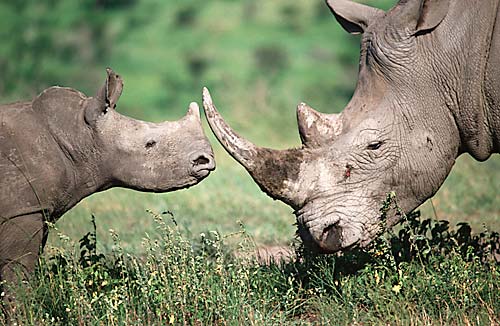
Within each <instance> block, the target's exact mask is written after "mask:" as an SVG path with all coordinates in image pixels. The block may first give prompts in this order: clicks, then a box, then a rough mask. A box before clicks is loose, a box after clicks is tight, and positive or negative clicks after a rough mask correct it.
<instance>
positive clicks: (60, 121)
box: [0, 69, 215, 280]
mask: <svg viewBox="0 0 500 326" xmlns="http://www.w3.org/2000/svg"><path fill="white" fill-rule="evenodd" d="M122 85H123V84H122V80H121V78H120V77H119V76H118V75H116V74H115V73H114V72H113V71H111V70H110V69H108V77H107V79H106V83H105V85H104V86H103V87H102V88H101V90H100V91H99V92H98V94H97V95H96V96H95V97H86V96H85V95H84V94H82V93H80V92H78V91H76V90H74V89H71V88H62V87H51V88H49V89H46V90H45V91H43V92H42V93H41V94H40V95H39V96H38V97H37V98H35V99H34V100H33V101H32V102H19V103H13V104H7V105H3V106H0V176H1V179H0V221H1V224H0V278H1V280H13V279H14V278H15V277H17V275H15V274H14V273H15V272H16V273H17V272H19V271H20V272H22V273H24V275H25V276H27V275H28V274H29V273H30V272H31V271H32V270H33V268H34V266H35V264H36V261H37V258H38V254H39V250H40V247H43V244H44V243H45V240H46V238H47V226H46V225H45V221H50V222H54V221H56V220H57V219H58V218H59V217H61V216H62V215H63V214H64V213H65V212H66V211H68V210H69V209H70V208H72V207H73V206H74V205H75V204H77V203H78V202H79V201H80V200H82V199H83V198H85V197H86V196H88V195H90V194H93V193H95V192H99V191H103V190H106V189H109V188H111V187H126V188H131V189H136V190H139V191H151V192H167V191H173V190H176V189H181V188H187V187H190V186H192V185H195V184H196V183H198V182H199V181H201V180H202V179H203V178H205V177H206V176H207V175H208V174H209V173H210V171H211V170H213V169H214V168H215V163H214V159H213V153H212V148H211V146H210V144H209V142H208V140H207V139H206V137H205V135H204V133H203V130H202V127H201V122H200V115H199V108H198V106H197V105H196V103H192V104H191V105H190V108H189V111H188V113H187V115H186V116H185V117H184V118H182V119H181V120H179V121H175V122H163V123H149V122H143V121H139V120H134V119H131V118H128V117H126V116H123V115H121V114H119V113H118V112H116V110H115V105H116V102H117V100H118V98H119V96H120V94H121V91H122Z"/></svg>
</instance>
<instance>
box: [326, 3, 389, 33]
mask: <svg viewBox="0 0 500 326" xmlns="http://www.w3.org/2000/svg"><path fill="white" fill-rule="evenodd" d="M326 4H327V6H328V7H329V8H330V10H331V11H332V13H333V15H334V16H335V18H336V19H337V21H338V22H339V24H340V25H342V27H343V28H344V29H345V30H346V31H348V32H349V33H351V34H361V33H363V32H364V31H365V30H366V28H368V26H369V25H370V24H371V23H372V22H373V21H374V20H376V19H378V18H380V17H383V16H384V15H385V12H384V11H383V10H381V9H377V8H373V7H370V6H367V5H363V4H360V3H356V2H352V1H349V0H326Z"/></svg>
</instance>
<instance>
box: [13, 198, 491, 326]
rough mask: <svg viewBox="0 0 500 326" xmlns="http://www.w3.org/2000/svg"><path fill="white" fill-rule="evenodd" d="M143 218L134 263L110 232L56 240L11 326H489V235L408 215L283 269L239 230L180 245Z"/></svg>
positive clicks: (158, 219) (164, 222) (173, 226)
mask: <svg viewBox="0 0 500 326" xmlns="http://www.w3.org/2000/svg"><path fill="white" fill-rule="evenodd" d="M389 199H391V198H389ZM390 205H391V202H390V201H388V205H387V207H389V206H390ZM151 216H152V218H153V219H154V220H155V227H156V235H157V236H158V237H157V239H156V240H153V239H152V237H150V236H146V237H145V238H144V239H143V248H144V249H145V254H144V255H143V256H141V257H137V256H134V255H131V254H126V253H125V252H124V250H123V248H122V246H121V241H120V239H119V237H118V235H117V234H116V233H115V232H114V231H110V233H111V236H112V238H113V249H112V251H111V252H110V253H109V254H107V255H103V254H101V253H99V251H98V249H97V244H98V243H97V237H96V233H95V224H94V230H93V231H91V232H89V233H88V234H86V235H85V236H84V237H83V238H82V239H81V240H80V241H79V246H78V245H75V244H72V243H71V240H69V238H68V237H66V236H64V235H62V234H61V233H59V237H61V238H62V239H63V240H64V242H65V245H64V246H62V247H58V248H49V250H48V253H47V254H46V255H45V258H44V259H43V260H42V262H41V266H40V268H39V269H38V271H37V274H36V275H35V277H34V279H33V280H32V281H31V282H30V284H29V286H28V287H27V286H26V285H25V286H24V287H22V288H20V289H19V290H18V291H19V292H20V294H19V296H18V298H17V299H18V300H19V303H20V304H19V308H18V309H17V310H16V311H15V313H14V314H12V315H11V317H10V318H11V319H12V321H16V322H20V323H21V324H24V323H26V324H32V325H49V324H50V325H75V324H106V325H115V324H117V325H118V324H119V325H121V324H126V325H144V324H148V325H149V324H158V325H160V324H161V325H166V324H174V325H179V324H191V325H192V324H195V325H207V324H210V325H219V324H223V325H225V324H229V325H244V324H245V325H246V324H250V325H254V324H258V325H261V324H265V325H273V324H280V325H281V324H297V325H298V324H329V325H352V324H355V325H361V324H364V323H368V324H397V325H407V324H443V325H460V324H474V325H485V324H492V325H493V324H496V323H498V322H500V319H499V317H498V316H499V314H500V305H498V302H500V282H499V281H500V279H499V278H500V270H499V265H498V263H495V262H494V261H493V257H494V256H493V253H497V254H499V253H500V248H499V234H498V233H492V234H485V233H483V234H480V235H478V236H472V235H471V233H470V228H468V226H466V225H462V226H461V227H460V228H459V229H457V230H456V231H452V230H449V228H448V226H447V224H446V223H443V222H439V223H436V222H432V221H430V220H421V219H420V217H419V214H412V215H411V216H408V217H407V218H406V221H405V223H403V226H402V228H401V230H400V231H399V232H398V233H397V234H395V233H392V231H391V232H388V233H387V234H382V235H381V236H380V237H379V238H378V240H377V241H376V242H375V243H374V245H373V246H372V247H371V248H369V249H368V250H363V251H355V252H351V253H349V254H347V255H344V256H342V257H335V256H315V255H313V254H312V253H309V252H307V251H306V250H305V249H304V248H298V249H297V256H296V257H295V258H292V259H291V260H290V261H289V262H271V263H270V264H268V265H262V264H259V262H258V261H257V260H256V259H255V258H253V255H251V253H252V251H253V249H254V243H253V239H252V238H251V237H250V236H249V234H248V233H247V232H246V231H245V230H244V228H241V230H240V231H239V232H237V233H233V234H230V235H226V236H222V235H220V234H219V233H217V232H209V233H202V234H200V235H199V236H197V237H195V238H194V239H192V240H189V239H187V238H186V236H185V231H183V230H182V228H181V227H179V226H178V225H177V223H176V221H175V219H174V218H173V216H172V215H171V213H169V212H165V213H163V214H154V213H151ZM53 231H57V230H53ZM229 240H231V241H229ZM235 240H236V242H235ZM231 243H233V244H231ZM389 244H390V246H389ZM75 249H78V250H75ZM234 252H238V253H239V255H238V256H235V255H234V254H233V253H234Z"/></svg>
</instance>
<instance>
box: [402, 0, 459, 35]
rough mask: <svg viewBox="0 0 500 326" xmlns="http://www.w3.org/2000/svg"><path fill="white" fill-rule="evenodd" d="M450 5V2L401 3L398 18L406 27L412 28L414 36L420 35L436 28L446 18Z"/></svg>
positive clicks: (433, 0)
mask: <svg viewBox="0 0 500 326" xmlns="http://www.w3.org/2000/svg"><path fill="white" fill-rule="evenodd" d="M449 5H450V1H449V0H408V1H404V2H403V1H401V2H400V3H399V4H398V6H397V7H400V11H399V13H397V14H396V16H397V19H398V21H401V22H402V23H403V24H405V26H404V27H410V29H413V31H414V34H418V33H421V32H424V31H428V30H431V29H434V28H436V27H437V26H438V25H439V24H440V23H441V22H442V21H443V19H444V18H445V17H446V14H447V13H448V8H449Z"/></svg>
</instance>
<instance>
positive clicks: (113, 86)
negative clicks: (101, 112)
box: [97, 68, 123, 111]
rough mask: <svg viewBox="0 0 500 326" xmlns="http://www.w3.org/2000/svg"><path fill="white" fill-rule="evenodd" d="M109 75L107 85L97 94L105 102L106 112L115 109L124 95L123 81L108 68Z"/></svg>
mask: <svg viewBox="0 0 500 326" xmlns="http://www.w3.org/2000/svg"><path fill="white" fill-rule="evenodd" d="M106 72H107V74H108V76H107V78H106V83H105V84H104V86H102V87H101V89H100V90H99V92H98V93H97V98H98V99H100V100H102V101H104V103H105V111H107V110H108V109H115V107H116V103H117V102H118V99H119V98H120V95H122V90H123V80H122V79H121V77H120V76H119V75H117V74H116V73H115V72H114V71H113V70H112V69H111V68H106Z"/></svg>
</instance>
